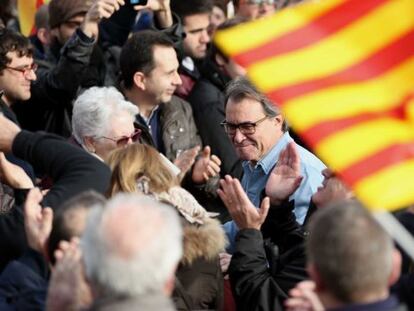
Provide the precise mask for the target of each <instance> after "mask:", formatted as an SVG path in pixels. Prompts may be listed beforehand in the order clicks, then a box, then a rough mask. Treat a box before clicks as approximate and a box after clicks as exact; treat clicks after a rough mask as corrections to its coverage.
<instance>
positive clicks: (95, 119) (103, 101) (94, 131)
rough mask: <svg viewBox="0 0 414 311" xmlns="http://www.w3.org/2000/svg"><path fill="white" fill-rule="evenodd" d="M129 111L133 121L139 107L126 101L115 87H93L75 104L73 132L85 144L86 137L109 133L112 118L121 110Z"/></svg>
mask: <svg viewBox="0 0 414 311" xmlns="http://www.w3.org/2000/svg"><path fill="white" fill-rule="evenodd" d="M121 111H124V112H127V113H128V114H129V115H130V116H131V120H132V121H131V122H133V120H134V119H135V115H136V114H138V108H137V107H136V106H135V105H133V104H132V103H130V102H128V101H126V100H125V99H124V96H123V95H122V94H121V93H120V92H119V91H118V90H117V89H115V88H114V87H96V86H95V87H91V88H89V89H87V90H86V91H85V92H83V93H82V94H81V95H80V96H79V97H78V98H77V99H76V101H75V103H74V104H73V113H72V129H73V130H72V133H73V136H74V138H75V139H76V141H77V142H78V143H80V144H83V141H84V137H101V136H105V135H107V133H108V130H109V127H110V123H111V119H112V118H113V117H116V116H118V114H119V112H121Z"/></svg>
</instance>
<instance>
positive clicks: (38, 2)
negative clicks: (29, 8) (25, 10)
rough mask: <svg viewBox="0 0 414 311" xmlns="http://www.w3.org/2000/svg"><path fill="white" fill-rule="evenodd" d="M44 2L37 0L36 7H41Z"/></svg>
mask: <svg viewBox="0 0 414 311" xmlns="http://www.w3.org/2000/svg"><path fill="white" fill-rule="evenodd" d="M43 3H44V1H43V0H37V1H36V8H39V7H40V6H41V5H42V4H43Z"/></svg>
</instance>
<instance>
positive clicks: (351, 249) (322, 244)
mask: <svg viewBox="0 0 414 311" xmlns="http://www.w3.org/2000/svg"><path fill="white" fill-rule="evenodd" d="M309 232H310V234H309V238H308V241H307V255H308V261H309V262H310V263H312V264H313V265H314V266H315V268H316V270H317V271H318V273H319V274H320V277H321V279H322V280H323V282H324V283H325V285H326V287H327V288H328V289H329V291H330V293H331V294H333V295H334V296H335V297H336V298H337V299H339V300H340V301H342V302H344V303H358V302H359V301H358V300H359V299H360V297H365V295H369V294H376V293H378V292H379V293H381V292H382V291H383V290H384V289H387V288H388V280H389V277H390V275H391V271H392V257H393V250H394V246H393V243H392V239H391V237H390V236H389V235H388V234H387V233H386V232H385V231H384V230H383V229H382V227H381V226H380V225H379V224H378V223H377V222H376V221H375V220H374V219H373V217H372V216H371V215H370V214H369V212H368V211H367V210H365V209H364V208H363V207H362V206H361V205H360V204H359V203H358V202H357V201H355V200H348V201H343V202H340V203H337V204H335V205H332V206H329V207H326V208H324V209H321V210H320V211H318V212H317V213H316V214H315V216H314V218H313V219H311V222H310V226H309Z"/></svg>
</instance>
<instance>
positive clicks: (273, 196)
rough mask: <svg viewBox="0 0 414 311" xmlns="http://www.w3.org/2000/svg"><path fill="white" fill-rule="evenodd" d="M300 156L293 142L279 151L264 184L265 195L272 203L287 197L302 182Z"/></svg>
mask: <svg viewBox="0 0 414 311" xmlns="http://www.w3.org/2000/svg"><path fill="white" fill-rule="evenodd" d="M302 179H303V177H302V176H301V175H300V158H299V154H298V151H297V150H296V146H295V143H294V142H291V143H289V144H288V145H287V146H286V148H285V149H283V150H282V151H281V152H280V155H279V160H278V161H277V163H276V166H275V167H274V169H273V170H272V173H271V174H270V176H269V179H268V181H267V184H266V195H267V196H268V197H269V198H270V202H271V204H272V205H279V204H280V203H281V202H283V201H284V200H286V199H287V198H289V196H290V195H292V194H293V193H294V192H295V191H296V190H297V189H298V188H299V185H300V183H301V182H302Z"/></svg>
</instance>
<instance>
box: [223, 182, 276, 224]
mask: <svg viewBox="0 0 414 311" xmlns="http://www.w3.org/2000/svg"><path fill="white" fill-rule="evenodd" d="M220 186H221V189H218V190H217V193H218V195H219V196H220V198H221V200H222V201H223V203H224V204H225V205H226V207H227V210H228V211H229V213H230V215H231V218H232V219H233V220H234V222H235V223H236V225H237V226H238V227H239V229H257V230H260V228H261V226H262V224H263V222H264V221H265V219H266V216H267V213H268V211H269V206H270V203H269V198H268V197H266V198H264V199H263V201H262V203H261V205H260V208H259V209H257V208H256V207H255V206H254V205H253V203H252V202H251V201H250V200H249V198H248V197H247V194H246V192H244V190H243V188H242V186H241V184H240V182H239V180H238V179H237V178H232V177H230V176H228V175H226V176H225V178H224V179H222V180H220Z"/></svg>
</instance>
